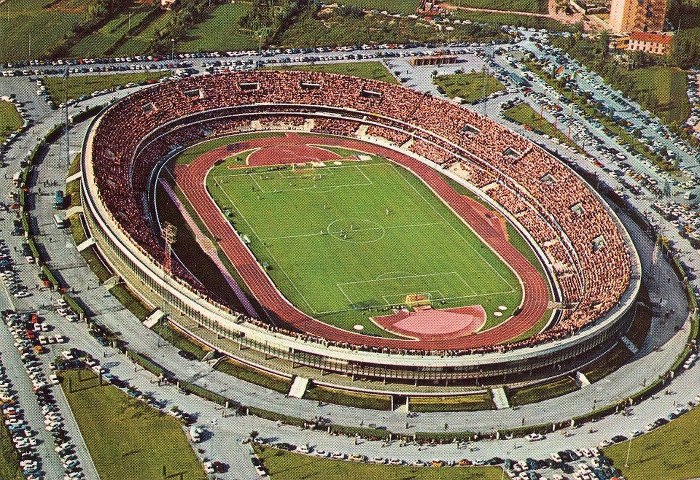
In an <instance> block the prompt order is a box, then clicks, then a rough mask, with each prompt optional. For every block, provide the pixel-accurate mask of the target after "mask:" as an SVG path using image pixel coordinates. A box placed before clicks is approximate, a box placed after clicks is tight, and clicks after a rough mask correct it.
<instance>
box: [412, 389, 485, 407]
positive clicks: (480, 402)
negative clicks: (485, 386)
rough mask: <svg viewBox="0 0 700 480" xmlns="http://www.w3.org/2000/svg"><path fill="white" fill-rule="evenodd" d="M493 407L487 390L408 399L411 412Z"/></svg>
mask: <svg viewBox="0 0 700 480" xmlns="http://www.w3.org/2000/svg"><path fill="white" fill-rule="evenodd" d="M493 408H494V404H493V399H492V398H491V395H490V394H489V392H485V393H474V394H472V395H457V396H446V397H411V400H410V410H411V411H412V412H459V411H476V410H491V409H493Z"/></svg>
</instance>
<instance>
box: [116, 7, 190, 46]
mask: <svg viewBox="0 0 700 480" xmlns="http://www.w3.org/2000/svg"><path fill="white" fill-rule="evenodd" d="M171 17H172V12H169V11H166V12H163V13H162V14H161V15H158V16H156V17H155V18H149V19H148V23H146V24H144V25H141V27H140V29H139V31H138V33H136V34H135V35H133V36H131V37H128V39H127V40H126V41H125V42H124V43H122V44H121V45H119V47H118V48H117V49H116V51H115V52H114V54H115V55H135V54H139V53H146V52H148V48H149V46H150V45H151V42H152V41H153V39H154V38H155V37H156V34H157V33H158V32H160V31H162V30H165V27H166V26H167V25H168V22H169V21H170V18H171ZM132 21H133V17H132ZM175 46H176V47H177V46H178V44H177V43H176V44H175Z"/></svg>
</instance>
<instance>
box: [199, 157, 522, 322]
mask: <svg viewBox="0 0 700 480" xmlns="http://www.w3.org/2000/svg"><path fill="white" fill-rule="evenodd" d="M230 162H231V160H227V161H226V162H224V163H222V164H221V165H218V166H216V167H214V168H213V169H212V171H211V174H210V175H209V177H208V178H207V188H208V190H209V192H211V194H212V195H213V197H214V199H215V201H216V202H217V203H218V205H219V207H220V208H221V209H222V211H226V210H227V209H228V210H230V212H231V213H232V216H231V217H229V218H230V220H231V221H232V223H233V225H234V228H236V229H237V231H238V232H239V233H241V234H243V235H246V236H247V237H248V238H249V239H250V248H251V249H252V251H253V253H254V254H255V255H256V257H257V259H258V261H260V262H261V263H267V264H268V265H269V269H268V274H269V275H270V276H271V278H272V280H273V281H274V282H275V284H276V285H277V287H278V288H280V290H281V291H282V293H283V294H284V295H285V297H286V298H288V299H289V300H290V301H291V302H292V303H294V304H295V305H296V306H297V307H299V308H300V309H301V310H303V311H305V312H307V313H308V314H310V315H312V316H314V317H316V318H319V319H321V320H323V321H325V322H328V323H332V324H334V325H337V326H339V327H341V328H345V329H352V328H353V326H354V325H356V324H361V325H363V326H364V332H365V333H372V334H379V335H386V334H387V333H386V332H384V331H383V330H382V329H380V328H379V327H377V326H376V325H375V324H374V323H373V322H372V321H371V320H370V319H369V317H370V316H376V315H377V314H378V312H379V311H380V310H386V309H387V308H388V306H390V305H397V304H402V303H404V300H405V297H406V295H407V294H411V293H426V294H429V296H430V297H431V298H432V300H433V305H434V306H435V307H436V308H444V307H456V306H463V305H472V304H481V305H483V306H484V308H485V309H486V311H487V312H494V311H496V308H497V306H499V305H505V306H506V307H507V310H506V311H505V312H504V315H503V317H501V319H499V318H498V317H494V316H493V315H491V314H489V315H488V320H487V323H486V326H485V328H489V327H491V326H494V325H496V324H498V323H500V321H501V320H502V319H505V318H508V316H509V315H510V314H511V313H512V312H513V310H514V308H515V307H516V306H517V305H518V304H519V303H520V299H521V296H522V291H521V289H520V286H519V283H518V281H517V279H516V277H515V274H514V273H513V272H512V271H511V270H510V269H509V268H508V267H507V266H506V265H505V264H504V263H503V262H502V261H501V260H500V259H499V258H498V257H497V256H496V255H495V254H494V253H493V252H492V251H491V250H490V249H489V248H488V247H487V246H486V245H484V244H483V243H482V242H481V241H480V240H479V238H478V237H477V236H476V235H475V234H474V232H473V231H472V230H471V229H470V228H468V227H467V226H465V224H464V223H463V222H462V221H461V220H460V219H459V218H457V217H456V216H455V215H454V214H453V213H452V212H451V211H450V210H449V209H448V208H447V207H446V206H445V205H444V204H443V203H442V202H441V201H440V200H439V199H438V198H437V197H435V195H434V194H433V193H432V192H431V191H430V190H429V189H428V188H427V187H426V186H425V185H424V184H423V183H422V182H421V181H420V180H419V179H418V178H417V177H415V176H414V175H413V174H411V173H410V172H408V171H407V170H405V169H403V168H401V167H399V166H397V165H394V164H392V163H390V162H387V161H385V160H383V159H379V158H373V159H372V160H369V161H364V162H350V161H348V162H339V164H333V165H328V164H327V165H326V166H324V167H316V168H313V169H296V170H292V169H291V167H281V169H276V168H278V167H273V168H272V169H270V168H269V167H264V168H256V169H246V170H245V171H244V170H241V169H238V170H230V169H229V168H228V165H229V164H230ZM270 170H274V171H270ZM289 205H294V206H295V208H294V209H290V208H289ZM363 309H370V311H363Z"/></svg>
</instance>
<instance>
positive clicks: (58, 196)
mask: <svg viewBox="0 0 700 480" xmlns="http://www.w3.org/2000/svg"><path fill="white" fill-rule="evenodd" d="M64 201H65V199H64V198H63V191H62V190H56V191H55V192H54V194H53V208H55V209H57V210H61V209H62V208H63V203H64Z"/></svg>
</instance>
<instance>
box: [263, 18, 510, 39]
mask: <svg viewBox="0 0 700 480" xmlns="http://www.w3.org/2000/svg"><path fill="white" fill-rule="evenodd" d="M454 27H455V29H454V30H452V31H449V32H446V31H439V30H438V29H437V28H436V27H435V26H434V25H431V24H429V23H428V22H426V21H424V20H420V19H419V20H415V19H410V18H405V17H404V18H393V17H387V16H384V15H366V16H364V17H362V18H357V17H353V16H342V15H338V14H330V15H329V16H324V17H323V18H318V17H317V16H315V15H314V13H313V12H311V11H309V10H308V9H307V10H306V11H304V12H302V13H301V14H300V15H299V16H298V17H296V18H295V21H294V22H293V23H292V24H291V25H289V26H288V27H287V28H286V29H284V30H283V31H281V32H278V33H277V35H275V38H274V39H273V40H272V43H274V44H275V45H279V46H281V47H322V46H341V45H362V44H364V43H367V44H381V43H416V42H417V43H429V42H450V41H454V40H457V39H459V40H460V41H465V42H471V41H482V42H483V41H488V40H491V39H494V38H499V39H500V38H503V34H502V33H501V32H500V31H499V30H498V29H497V28H495V26H490V27H481V26H477V25H454Z"/></svg>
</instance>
